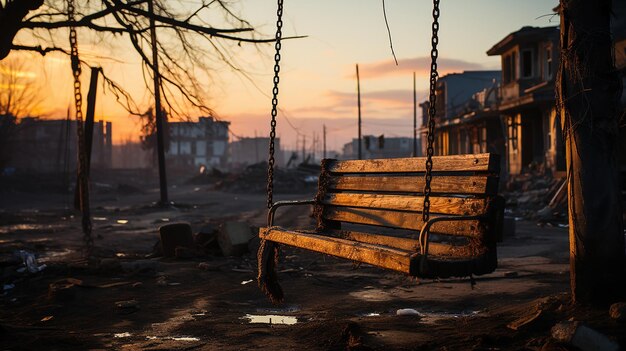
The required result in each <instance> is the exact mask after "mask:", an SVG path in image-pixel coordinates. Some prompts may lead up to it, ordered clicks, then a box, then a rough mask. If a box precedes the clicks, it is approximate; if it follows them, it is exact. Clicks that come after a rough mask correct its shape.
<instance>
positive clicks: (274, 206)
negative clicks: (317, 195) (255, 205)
mask: <svg viewBox="0 0 626 351" xmlns="http://www.w3.org/2000/svg"><path fill="white" fill-rule="evenodd" d="M313 204H315V200H295V201H276V202H274V203H273V204H272V207H271V208H270V210H269V212H268V213H267V226H268V227H271V226H273V225H274V213H275V212H276V210H277V209H278V208H279V207H283V206H298V205H313Z"/></svg>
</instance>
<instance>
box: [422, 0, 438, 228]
mask: <svg viewBox="0 0 626 351" xmlns="http://www.w3.org/2000/svg"><path fill="white" fill-rule="evenodd" d="M432 34H433V35H432V39H431V44H432V49H431V50H430V59H431V64H430V95H429V98H428V134H427V139H428V146H427V148H426V177H425V184H424V210H423V212H422V218H423V220H424V223H426V222H427V221H428V219H429V218H430V193H431V188H430V182H431V180H432V179H433V175H432V171H433V154H434V153H435V150H434V148H433V143H434V142H435V114H436V112H437V110H436V107H435V104H436V102H437V95H436V90H437V76H438V73H437V56H439V51H437V44H439V0H433V25H432Z"/></svg>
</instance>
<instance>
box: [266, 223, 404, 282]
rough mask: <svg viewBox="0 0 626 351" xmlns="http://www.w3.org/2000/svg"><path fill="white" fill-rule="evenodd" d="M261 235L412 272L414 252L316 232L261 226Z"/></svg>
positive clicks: (278, 241) (383, 266) (342, 256)
mask: <svg viewBox="0 0 626 351" xmlns="http://www.w3.org/2000/svg"><path fill="white" fill-rule="evenodd" d="M259 236H260V237H261V238H262V239H266V240H270V241H274V242H277V243H281V244H285V245H290V246H295V247H299V248H302V249H307V250H311V251H316V252H321V253H325V254H328V255H332V256H336V257H341V258H346V259H349V260H353V261H358V262H363V263H368V264H372V265H375V266H377V267H382V268H387V269H391V270H395V271H398V272H404V273H407V274H409V273H410V268H411V255H412V254H413V252H408V251H404V250H398V249H394V248H389V247H385V246H379V245H371V244H366V243H359V242H354V241H350V240H345V239H339V238H333V237H328V236H322V235H317V234H310V233H302V232H295V231H289V230H283V229H280V228H277V227H270V228H261V230H260V231H259Z"/></svg>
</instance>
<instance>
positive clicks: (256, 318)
mask: <svg viewBox="0 0 626 351" xmlns="http://www.w3.org/2000/svg"><path fill="white" fill-rule="evenodd" d="M241 319H248V323H262V324H286V325H293V324H296V323H298V318H296V317H292V316H281V315H277V314H265V315H254V314H246V315H245V316H243V317H241Z"/></svg>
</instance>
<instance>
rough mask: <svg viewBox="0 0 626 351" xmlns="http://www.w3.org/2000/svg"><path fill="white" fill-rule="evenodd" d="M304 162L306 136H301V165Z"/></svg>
mask: <svg viewBox="0 0 626 351" xmlns="http://www.w3.org/2000/svg"><path fill="white" fill-rule="evenodd" d="M304 161H306V135H304V134H303V135H302V163H304Z"/></svg>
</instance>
